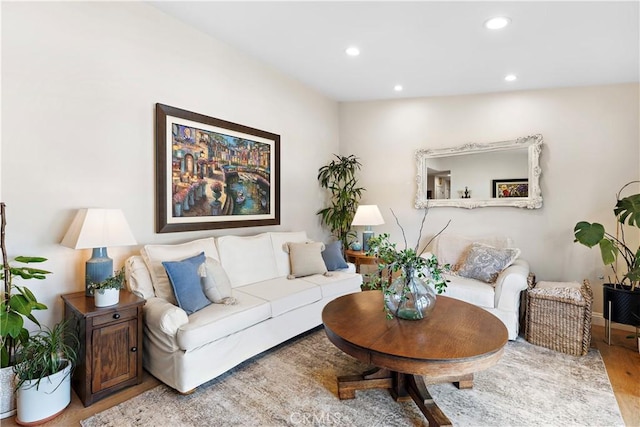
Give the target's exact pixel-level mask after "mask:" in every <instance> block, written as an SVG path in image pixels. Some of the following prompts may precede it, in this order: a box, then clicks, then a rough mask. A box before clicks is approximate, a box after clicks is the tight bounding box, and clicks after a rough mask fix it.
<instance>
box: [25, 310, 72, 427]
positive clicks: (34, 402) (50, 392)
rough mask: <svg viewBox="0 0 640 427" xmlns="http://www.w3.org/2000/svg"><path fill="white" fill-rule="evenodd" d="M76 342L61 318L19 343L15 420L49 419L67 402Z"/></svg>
mask: <svg viewBox="0 0 640 427" xmlns="http://www.w3.org/2000/svg"><path fill="white" fill-rule="evenodd" d="M78 342H79V340H78V336H77V335H76V334H75V333H74V332H72V331H71V330H70V329H69V328H67V322H66V321H63V322H61V323H58V324H56V325H55V326H54V327H53V328H48V327H44V328H42V329H41V330H40V331H38V332H36V333H35V334H33V335H32V336H31V337H29V340H28V341H27V343H26V344H24V345H23V346H22V349H21V351H20V353H19V355H18V363H17V364H16V365H14V367H13V370H14V371H15V374H16V385H15V389H16V393H17V407H18V416H17V418H16V422H17V423H18V424H23V425H33V424H39V423H42V422H45V421H48V420H50V419H53V418H55V417H56V416H58V415H59V414H60V413H61V412H62V411H63V410H64V409H65V408H66V407H67V406H68V405H69V403H70V402H71V370H72V368H73V365H74V363H75V361H76V355H77V348H78Z"/></svg>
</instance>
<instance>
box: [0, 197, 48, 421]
mask: <svg viewBox="0 0 640 427" xmlns="http://www.w3.org/2000/svg"><path fill="white" fill-rule="evenodd" d="M0 215H1V218H2V228H1V234H0V246H1V248H2V270H1V271H0V280H2V281H3V283H4V292H3V296H2V303H1V305H0V340H1V341H2V347H1V349H0V352H1V357H0V361H1V369H0V397H1V398H2V400H1V402H2V404H1V407H0V418H6V417H9V416H11V415H13V414H14V413H15V408H16V399H15V393H14V391H13V382H14V373H13V365H15V363H16V354H17V352H18V351H19V350H20V348H21V346H22V345H24V344H26V343H27V342H28V340H29V336H30V334H29V330H28V329H27V328H26V327H25V325H26V324H27V322H26V321H27V320H29V321H31V322H33V323H34V324H35V325H37V326H38V327H39V326H40V323H39V322H38V319H36V318H35V317H34V316H33V313H32V311H34V310H44V309H46V308H47V306H46V305H44V304H42V303H40V302H38V300H37V299H36V297H35V295H34V294H33V293H32V292H31V291H30V290H29V289H28V288H27V287H26V286H19V285H17V284H15V283H14V279H22V280H30V279H36V280H42V279H44V278H45V277H46V275H47V274H50V272H49V271H46V270H42V269H39V268H34V267H31V266H29V264H32V263H41V262H44V261H46V258H42V257H24V256H19V257H16V258H15V261H16V262H17V263H20V264H13V265H10V264H9V261H8V257H7V250H6V246H5V227H6V213H5V204H4V203H0Z"/></svg>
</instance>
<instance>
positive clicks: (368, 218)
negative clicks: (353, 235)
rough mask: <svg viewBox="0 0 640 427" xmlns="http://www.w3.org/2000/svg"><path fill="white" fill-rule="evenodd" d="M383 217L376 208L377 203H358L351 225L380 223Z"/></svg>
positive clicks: (382, 222)
mask: <svg viewBox="0 0 640 427" xmlns="http://www.w3.org/2000/svg"><path fill="white" fill-rule="evenodd" d="M382 224H384V218H382V214H381V213H380V209H378V205H360V206H358V210H357V211H356V214H355V216H354V217H353V222H352V223H351V225H365V226H367V225H382Z"/></svg>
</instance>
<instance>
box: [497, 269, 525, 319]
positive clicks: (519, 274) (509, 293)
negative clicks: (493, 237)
mask: <svg viewBox="0 0 640 427" xmlns="http://www.w3.org/2000/svg"><path fill="white" fill-rule="evenodd" d="M528 277H529V263H528V262H527V261H525V260H523V259H517V260H515V261H514V263H513V264H511V265H510V266H509V267H507V268H505V269H504V270H503V271H502V272H501V273H500V275H499V276H498V279H497V280H496V286H495V290H496V293H495V300H494V303H495V307H496V308H497V309H500V310H504V311H513V312H518V307H519V306H520V292H522V291H523V290H525V289H527V278H528Z"/></svg>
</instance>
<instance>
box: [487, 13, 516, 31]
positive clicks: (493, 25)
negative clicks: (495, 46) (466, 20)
mask: <svg viewBox="0 0 640 427" xmlns="http://www.w3.org/2000/svg"><path fill="white" fill-rule="evenodd" d="M510 23H511V19H509V18H507V17H506V16H496V17H495V18H491V19H489V20H487V21H486V22H485V23H484V26H485V27H486V28H488V29H490V30H500V29H502V28H504V27H506V26H507V25H509V24H510Z"/></svg>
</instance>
